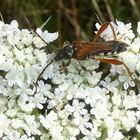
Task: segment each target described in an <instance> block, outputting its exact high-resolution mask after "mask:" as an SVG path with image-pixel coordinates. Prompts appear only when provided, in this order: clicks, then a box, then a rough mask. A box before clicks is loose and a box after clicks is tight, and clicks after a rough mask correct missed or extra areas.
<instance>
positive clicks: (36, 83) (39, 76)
mask: <svg viewBox="0 0 140 140" xmlns="http://www.w3.org/2000/svg"><path fill="white" fill-rule="evenodd" d="M53 61H54V59H52V60H51V61H50V63H48V64H47V65H46V66H45V67H44V68H43V70H42V71H41V73H40V74H39V75H38V77H37V79H36V82H35V83H34V85H35V92H34V94H35V93H37V85H38V81H39V79H40V78H41V76H42V75H43V73H44V71H45V70H46V68H48V67H49V66H50V65H51V64H52V63H53Z"/></svg>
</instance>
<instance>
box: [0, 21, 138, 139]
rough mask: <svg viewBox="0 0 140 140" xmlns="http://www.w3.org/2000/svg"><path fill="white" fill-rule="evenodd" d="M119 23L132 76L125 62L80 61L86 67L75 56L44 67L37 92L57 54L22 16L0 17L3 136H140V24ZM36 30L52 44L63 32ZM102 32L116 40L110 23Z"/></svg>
mask: <svg viewBox="0 0 140 140" xmlns="http://www.w3.org/2000/svg"><path fill="white" fill-rule="evenodd" d="M116 22H117V25H115V24H113V23H112V25H113V27H114V29H115V32H116V33H117V38H120V37H121V41H123V42H125V43H127V44H129V47H128V48H127V51H125V52H122V53H120V54H116V55H117V57H118V59H120V60H121V61H123V62H124V63H125V64H126V65H127V66H128V67H129V69H130V70H131V72H132V73H133V75H132V77H130V76H129V75H128V73H127V71H126V69H125V67H124V66H122V65H120V66H115V65H111V67H110V68H107V69H108V71H107V73H105V72H104V69H102V67H100V62H98V61H96V60H94V59H86V60H82V61H81V65H83V66H85V67H86V69H87V71H84V70H83V69H82V68H81V65H79V63H77V60H75V59H72V60H71V63H70V65H69V66H67V67H66V70H65V71H60V69H61V68H60V67H61V66H62V61H58V62H53V63H52V64H51V65H50V66H49V67H48V68H47V69H46V70H45V71H44V74H43V75H42V77H41V79H39V81H38V85H37V91H36V93H35V85H34V84H33V83H34V82H35V81H36V79H37V77H38V75H39V73H40V72H41V71H42V69H43V68H44V67H45V66H46V64H47V63H49V62H50V61H51V60H52V59H53V58H54V55H55V53H53V54H47V53H46V52H45V46H46V44H45V43H44V42H43V41H42V40H41V39H40V38H39V37H38V36H37V35H34V34H32V32H30V31H29V30H27V29H21V30H20V29H19V28H18V23H17V21H15V20H14V21H12V22H11V23H10V24H5V23H3V22H2V21H0V33H1V34H0V139H2V140H36V139H40V140H51V139H52V140H77V139H81V140H96V139H97V140H102V139H104V140H125V139H134V140H136V139H140V94H139V93H140V83H139V80H140V23H138V27H137V33H138V35H137V36H135V35H134V33H133V31H132V30H131V24H130V23H129V24H124V23H123V22H120V21H116ZM96 27H97V29H99V27H100V25H99V24H96ZM37 33H38V34H39V35H40V36H41V37H42V38H43V39H44V40H46V42H47V44H48V43H50V42H52V41H54V40H55V39H57V37H58V33H57V32H56V33H48V31H44V32H43V31H42V30H41V29H37ZM101 37H102V38H103V39H104V40H105V41H107V40H113V35H112V30H111V29H110V27H108V28H107V29H106V30H105V31H104V32H103V33H102V34H101ZM46 47H47V46H46ZM40 48H42V49H40ZM64 62H65V61H64ZM104 75H105V76H104Z"/></svg>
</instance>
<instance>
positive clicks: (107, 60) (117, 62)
mask: <svg viewBox="0 0 140 140" xmlns="http://www.w3.org/2000/svg"><path fill="white" fill-rule="evenodd" d="M94 59H96V60H99V61H100V62H104V63H110V64H114V65H124V67H125V68H126V70H127V72H128V74H129V76H132V72H131V71H130V69H129V68H128V67H127V65H126V64H125V63H123V62H122V61H120V60H118V59H113V58H94Z"/></svg>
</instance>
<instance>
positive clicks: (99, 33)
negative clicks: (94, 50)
mask: <svg viewBox="0 0 140 140" xmlns="http://www.w3.org/2000/svg"><path fill="white" fill-rule="evenodd" d="M108 25H110V27H111V30H112V33H113V37H114V40H117V37H116V33H115V30H114V28H113V26H112V24H111V23H110V22H106V23H104V24H103V25H102V26H101V27H100V29H99V30H98V32H97V34H96V35H95V37H94V38H93V42H96V41H97V39H98V38H99V36H100V35H101V33H102V32H103V31H104V30H105V29H106V28H107V27H108Z"/></svg>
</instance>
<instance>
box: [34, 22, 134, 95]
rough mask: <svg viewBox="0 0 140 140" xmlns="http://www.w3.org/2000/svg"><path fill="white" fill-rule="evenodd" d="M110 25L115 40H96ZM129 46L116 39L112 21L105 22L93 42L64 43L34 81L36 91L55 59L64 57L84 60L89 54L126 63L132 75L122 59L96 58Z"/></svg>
mask: <svg viewBox="0 0 140 140" xmlns="http://www.w3.org/2000/svg"><path fill="white" fill-rule="evenodd" d="M109 25H110V27H111V30H112V33H113V36H114V40H111V41H104V42H96V41H97V39H98V38H99V36H100V34H101V33H102V32H103V31H104V30H105V29H106V28H107V27H108V26H109ZM127 47H128V44H126V43H124V42H122V41H117V39H116V34H115V31H114V28H113V26H112V24H111V23H110V22H106V23H104V24H103V25H102V26H101V27H100V29H99V31H98V32H97V34H96V35H95V37H94V39H93V41H92V42H82V41H75V42H74V43H73V45H64V47H63V48H61V49H59V50H58V51H57V52H56V56H55V57H54V59H52V60H51V61H50V63H48V64H47V65H46V66H45V67H44V69H43V70H42V71H41V73H40V74H39V75H38V77H37V80H36V82H35V83H34V84H35V86H36V89H35V93H36V92H37V82H38V80H39V79H40V78H41V76H42V74H43V73H44V71H45V69H46V68H47V67H48V66H49V65H50V64H51V63H53V62H54V61H60V60H62V59H68V60H70V59H72V58H74V59H77V60H83V59H85V58H86V57H87V56H93V59H96V60H99V61H101V62H105V63H111V64H114V65H124V66H125V68H126V70H127V72H128V74H129V75H130V76H131V75H132V73H131V71H130V70H129V68H128V67H127V66H126V65H125V64H124V63H123V62H122V61H120V60H118V59H115V58H95V57H94V56H95V55H98V54H101V53H108V52H111V53H114V52H117V53H121V52H123V51H126V48H127Z"/></svg>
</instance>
